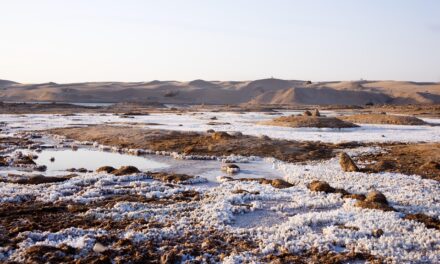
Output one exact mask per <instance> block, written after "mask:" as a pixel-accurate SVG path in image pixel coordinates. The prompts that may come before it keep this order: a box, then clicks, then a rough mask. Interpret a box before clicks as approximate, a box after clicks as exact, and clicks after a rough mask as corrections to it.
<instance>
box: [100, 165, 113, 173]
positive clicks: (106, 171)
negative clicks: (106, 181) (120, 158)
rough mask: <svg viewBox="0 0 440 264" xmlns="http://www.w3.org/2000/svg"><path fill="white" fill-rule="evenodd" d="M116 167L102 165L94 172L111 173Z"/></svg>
mask: <svg viewBox="0 0 440 264" xmlns="http://www.w3.org/2000/svg"><path fill="white" fill-rule="evenodd" d="M115 170H116V169H115V168H113V167H111V166H102V167H100V168H98V169H97V170H96V172H105V173H112V172H113V171H115Z"/></svg>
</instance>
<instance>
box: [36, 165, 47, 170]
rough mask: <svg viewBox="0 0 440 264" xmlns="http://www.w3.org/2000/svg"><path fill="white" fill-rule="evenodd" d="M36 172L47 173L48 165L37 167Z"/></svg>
mask: <svg viewBox="0 0 440 264" xmlns="http://www.w3.org/2000/svg"><path fill="white" fill-rule="evenodd" d="M34 170H36V171H46V170H47V167H46V165H38V166H35V168H34Z"/></svg>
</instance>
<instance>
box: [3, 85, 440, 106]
mask: <svg viewBox="0 0 440 264" xmlns="http://www.w3.org/2000/svg"><path fill="white" fill-rule="evenodd" d="M0 100H2V101H60V102H61V101H62V102H124V101H140V102H159V103H185V104H242V103H251V104H300V105H301V104H309V105H310V104H313V105H328V104H344V105H364V104H368V103H373V104H438V103H440V83H420V82H419V83H417V82H401V81H341V82H317V83H311V82H308V81H298V80H280V79H262V80H255V81H205V80H194V81H190V82H177V81H151V82H86V83H68V84H57V83H53V82H49V83H41V84H20V83H16V82H12V81H5V80H0Z"/></svg>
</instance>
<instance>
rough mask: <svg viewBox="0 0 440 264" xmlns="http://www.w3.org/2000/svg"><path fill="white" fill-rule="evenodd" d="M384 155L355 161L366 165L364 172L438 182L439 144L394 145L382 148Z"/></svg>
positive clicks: (378, 154)
mask: <svg viewBox="0 0 440 264" xmlns="http://www.w3.org/2000/svg"><path fill="white" fill-rule="evenodd" d="M384 150H385V153H375V154H371V153H370V154H364V155H362V156H360V157H357V158H356V159H357V160H358V161H361V162H363V163H366V165H365V168H364V169H363V171H365V172H374V173H378V172H383V171H387V172H399V173H403V174H407V175H413V174H417V175H420V176H422V177H423V178H426V179H433V180H436V181H440V143H421V144H395V145H391V146H385V147H384Z"/></svg>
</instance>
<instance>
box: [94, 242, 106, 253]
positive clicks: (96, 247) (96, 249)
mask: <svg viewBox="0 0 440 264" xmlns="http://www.w3.org/2000/svg"><path fill="white" fill-rule="evenodd" d="M106 250H107V248H106V247H105V246H104V245H103V244H101V243H99V242H96V243H95V245H94V246H93V252H95V253H103V252H104V251H106Z"/></svg>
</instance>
